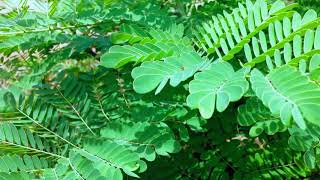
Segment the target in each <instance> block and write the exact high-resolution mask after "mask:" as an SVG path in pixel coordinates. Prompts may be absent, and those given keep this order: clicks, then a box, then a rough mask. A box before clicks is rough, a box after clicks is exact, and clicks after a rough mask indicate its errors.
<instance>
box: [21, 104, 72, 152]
mask: <svg viewBox="0 0 320 180" xmlns="http://www.w3.org/2000/svg"><path fill="white" fill-rule="evenodd" d="M17 110H18V111H19V112H20V113H21V114H23V115H24V116H26V117H27V118H28V119H30V120H31V121H32V122H34V123H35V124H37V125H38V126H40V127H41V128H43V129H45V130H46V131H48V132H50V133H51V134H53V135H55V136H56V137H58V138H59V139H61V140H63V141H64V142H66V143H68V144H70V145H71V146H73V147H76V148H77V146H76V145H74V144H73V143H71V142H70V141H68V140H66V139H65V138H63V137H61V136H59V135H58V134H57V133H55V132H53V131H51V130H50V129H48V128H46V127H44V126H43V125H42V124H40V123H38V122H37V121H36V120H34V119H33V118H32V117H30V116H29V115H27V114H25V113H24V112H22V111H21V110H20V109H18V108H17Z"/></svg>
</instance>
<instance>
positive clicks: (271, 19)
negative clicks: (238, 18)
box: [222, 11, 294, 61]
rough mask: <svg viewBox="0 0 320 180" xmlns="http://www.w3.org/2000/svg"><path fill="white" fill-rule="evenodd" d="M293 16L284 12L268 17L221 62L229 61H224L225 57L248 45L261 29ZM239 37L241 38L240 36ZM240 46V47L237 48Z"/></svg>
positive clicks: (291, 13) (291, 12)
mask: <svg viewBox="0 0 320 180" xmlns="http://www.w3.org/2000/svg"><path fill="white" fill-rule="evenodd" d="M293 14H294V11H289V12H284V13H281V14H277V16H273V17H269V18H268V19H266V20H264V21H263V22H262V24H260V25H259V26H257V27H256V28H255V30H254V31H252V32H251V33H249V34H248V35H247V36H246V37H244V38H242V40H241V41H240V42H239V43H237V44H236V45H235V46H234V48H232V49H230V50H229V52H228V54H226V55H224V56H223V57H222V59H223V60H226V61H227V60H231V59H232V58H230V59H225V57H226V56H230V55H234V54H233V53H230V52H231V51H233V50H234V49H236V48H239V47H241V48H243V46H244V45H245V43H248V42H250V40H251V38H253V37H254V36H255V35H257V34H258V33H259V32H260V31H262V30H263V29H265V28H267V27H268V25H269V24H271V23H273V22H275V21H277V20H279V18H282V17H291V16H292V15H293ZM240 37H241V36H240ZM239 45H240V46H239Z"/></svg>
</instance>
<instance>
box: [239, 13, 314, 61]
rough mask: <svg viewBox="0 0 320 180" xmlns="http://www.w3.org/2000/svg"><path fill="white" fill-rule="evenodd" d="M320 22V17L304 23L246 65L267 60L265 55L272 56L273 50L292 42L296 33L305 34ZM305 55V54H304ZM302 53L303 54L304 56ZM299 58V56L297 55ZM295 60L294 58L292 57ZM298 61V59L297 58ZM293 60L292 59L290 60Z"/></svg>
mask: <svg viewBox="0 0 320 180" xmlns="http://www.w3.org/2000/svg"><path fill="white" fill-rule="evenodd" d="M319 23H320V18H317V19H316V20H314V21H312V22H310V23H307V24H305V25H303V26H302V27H300V29H298V30H296V31H294V32H292V33H291V34H290V35H289V36H288V37H286V38H284V39H283V40H282V41H280V42H278V43H277V44H276V45H274V46H273V47H271V48H270V49H268V50H267V51H266V52H264V53H262V54H260V55H259V56H257V57H255V58H254V59H252V61H250V62H247V63H245V64H244V66H251V67H253V66H254V65H255V64H257V63H260V62H264V61H265V58H261V57H263V56H270V57H272V56H273V55H274V54H273V53H272V52H274V51H275V50H277V49H281V48H283V47H284V45H285V44H286V43H287V42H291V41H292V40H293V38H294V36H296V35H301V34H304V33H305V32H306V31H307V30H309V29H312V28H315V27H317V26H318V25H319ZM311 52H312V51H310V52H308V53H311ZM306 54H307V53H306ZM302 55H303V54H302ZM302 55H301V56H302ZM297 58H298V57H297ZM297 58H294V59H297ZM292 60H293V59H292ZM295 61H296V60H295ZM290 62H291V61H290ZM292 64H294V63H292Z"/></svg>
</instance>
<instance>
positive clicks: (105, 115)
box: [97, 96, 110, 121]
mask: <svg viewBox="0 0 320 180" xmlns="http://www.w3.org/2000/svg"><path fill="white" fill-rule="evenodd" d="M97 100H98V102H99V106H100V109H101V112H102V114H103V115H104V117H105V118H106V119H107V120H108V121H110V118H109V117H108V116H107V114H106V112H104V109H103V106H102V103H101V100H100V97H99V96H98V97H97Z"/></svg>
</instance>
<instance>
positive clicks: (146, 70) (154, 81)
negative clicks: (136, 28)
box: [131, 53, 210, 94]
mask: <svg viewBox="0 0 320 180" xmlns="http://www.w3.org/2000/svg"><path fill="white" fill-rule="evenodd" d="M208 63H210V61H207V60H203V59H202V58H201V57H200V56H199V55H198V54H197V53H185V54H182V55H181V56H180V57H170V58H166V59H165V60H164V61H158V62H145V63H143V64H142V65H141V66H140V67H136V68H134V69H133V70H132V73H131V75H132V77H133V79H134V82H133V89H134V90H135V91H136V92H138V93H141V94H143V93H148V92H150V91H152V90H154V89H155V88H156V87H157V86H158V88H157V91H156V94H157V93H159V92H160V91H161V90H162V88H163V87H164V86H165V84H166V83H167V81H168V80H170V85H171V86H173V87H176V86H178V85H179V84H180V83H181V82H182V81H185V80H187V79H188V78H190V77H191V76H193V74H194V73H196V72H197V71H199V70H201V69H203V68H205V67H206V66H208Z"/></svg>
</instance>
